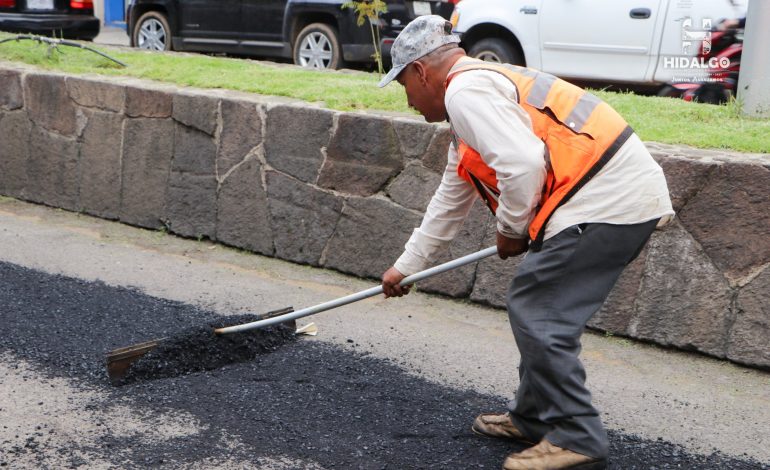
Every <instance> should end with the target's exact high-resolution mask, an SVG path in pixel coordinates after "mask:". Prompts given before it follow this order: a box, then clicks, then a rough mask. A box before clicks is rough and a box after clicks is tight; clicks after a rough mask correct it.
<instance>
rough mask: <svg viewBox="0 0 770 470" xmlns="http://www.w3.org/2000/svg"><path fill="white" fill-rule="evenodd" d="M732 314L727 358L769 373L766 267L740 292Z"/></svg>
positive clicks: (768, 281)
mask: <svg viewBox="0 0 770 470" xmlns="http://www.w3.org/2000/svg"><path fill="white" fill-rule="evenodd" d="M734 314H735V319H734V322H733V324H732V328H730V333H729V335H728V340H727V358H728V359H730V360H733V361H735V362H740V363H741V364H746V365H750V366H754V367H761V368H763V369H770V267H765V268H764V269H763V270H762V272H761V273H760V274H759V275H758V276H757V277H755V278H754V279H753V280H752V281H751V282H750V283H748V284H746V285H745V286H744V287H743V288H742V289H741V291H740V292H739V293H738V299H737V302H736V307H735V312H734Z"/></svg>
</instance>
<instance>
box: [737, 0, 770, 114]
mask: <svg viewBox="0 0 770 470" xmlns="http://www.w3.org/2000/svg"><path fill="white" fill-rule="evenodd" d="M738 100H741V101H743V114H745V115H747V116H752V117H770V0H749V7H748V11H747V12H746V30H745V33H744V38H743V54H742V55H741V73H740V76H739V77H738Z"/></svg>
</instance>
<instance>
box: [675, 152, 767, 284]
mask: <svg viewBox="0 0 770 470" xmlns="http://www.w3.org/2000/svg"><path fill="white" fill-rule="evenodd" d="M710 176H711V177H710V178H709V179H708V181H707V182H705V184H704V186H703V189H701V190H700V191H699V192H698V193H697V194H696V195H694V196H693V197H692V199H691V200H690V202H689V203H688V204H687V205H686V206H685V207H684V208H683V209H682V210H681V212H680V213H679V218H680V219H681V221H682V224H683V225H684V226H685V227H686V229H687V230H688V231H689V232H690V233H691V234H692V236H693V237H694V238H695V239H696V240H697V241H698V243H700V244H701V246H702V247H703V249H704V250H705V252H706V255H707V256H708V257H709V258H711V260H712V261H713V262H714V264H715V265H716V266H717V268H719V270H721V271H722V272H724V274H725V275H726V276H727V277H728V278H729V279H730V280H731V281H733V282H734V283H741V281H742V279H744V278H745V277H746V276H749V275H750V274H751V273H752V272H755V271H756V269H757V267H759V266H763V265H765V264H767V263H768V262H770V242H769V241H768V239H769V238H768V234H770V217H768V216H767V210H768V188H770V169H768V168H766V167H764V166H763V165H760V164H745V163H723V164H721V165H720V166H719V167H718V168H716V169H715V170H714V171H713V172H712V173H711V175H710Z"/></svg>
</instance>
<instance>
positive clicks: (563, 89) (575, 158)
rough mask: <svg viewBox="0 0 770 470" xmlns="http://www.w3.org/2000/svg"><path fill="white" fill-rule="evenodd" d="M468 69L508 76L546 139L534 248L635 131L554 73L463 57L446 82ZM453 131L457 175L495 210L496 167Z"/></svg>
mask: <svg viewBox="0 0 770 470" xmlns="http://www.w3.org/2000/svg"><path fill="white" fill-rule="evenodd" d="M469 70H491V71H494V72H497V73H500V74H502V75H503V76H505V77H506V78H508V79H509V80H510V81H511V82H512V83H513V85H514V86H515V87H516V91H517V100H518V103H519V105H521V107H522V108H523V109H524V110H525V111H526V112H527V114H528V115H529V117H530V119H531V121H532V131H533V132H534V133H535V135H537V136H538V138H540V140H542V141H543V142H544V143H545V146H546V170H547V172H546V175H547V176H546V181H545V184H544V186H543V190H542V195H541V199H540V204H539V206H538V208H537V211H536V213H535V217H534V218H533V219H532V221H531V222H530V225H529V230H528V233H529V237H530V239H531V240H532V243H531V244H530V248H531V249H533V250H538V249H539V248H540V246H541V245H542V242H543V239H544V237H545V227H546V225H547V223H548V220H550V218H551V215H553V213H554V212H555V211H556V209H558V208H559V207H561V205H562V204H564V203H565V202H567V201H568V200H569V199H570V198H571V197H572V196H573V195H574V194H575V193H577V191H579V190H580V188H582V187H583V186H584V185H585V184H586V183H587V182H588V181H590V179H591V178H593V176H594V175H596V173H598V172H599V170H600V169H601V168H602V167H603V166H604V165H605V164H606V163H607V162H608V161H609V160H610V158H612V156H613V155H614V154H615V153H616V152H617V150H618V149H619V148H620V146H621V145H623V143H625V141H626V140H627V139H628V137H629V136H630V135H631V134H632V133H633V130H632V129H631V128H630V127H629V126H628V124H627V123H626V121H625V120H624V119H623V118H622V117H621V116H620V115H619V114H618V113H617V112H616V111H615V110H614V109H612V108H611V107H610V106H609V105H608V104H606V103H605V102H603V101H602V100H600V99H599V98H597V97H596V96H594V95H592V94H590V93H587V92H586V91H585V90H583V89H581V88H578V87H576V86H574V85H572V84H570V83H568V82H566V81H564V80H561V79H559V78H557V77H555V76H553V75H549V74H547V73H543V72H538V71H536V70H533V69H528V68H525V67H518V66H515V65H508V64H492V63H489V62H482V61H479V60H476V59H470V58H463V59H460V60H459V61H458V62H457V64H455V66H454V67H452V69H451V70H450V71H449V74H448V76H447V80H446V83H445V86H447V87H448V86H449V83H450V82H451V80H452V79H453V78H454V77H455V76H457V74H459V73H462V72H466V71H469ZM452 133H453V142H454V144H455V148H456V149H457V152H458V156H459V161H460V163H459V164H458V166H457V173H458V175H460V177H461V178H463V179H465V180H466V181H468V182H469V183H471V184H472V185H473V187H474V188H476V191H477V192H478V193H479V195H480V196H481V198H482V199H483V200H484V202H485V203H486V204H487V206H488V207H489V208H490V210H492V212H495V211H496V210H497V202H498V198H499V195H500V190H499V188H498V186H497V176H496V174H495V171H494V170H492V169H491V168H490V167H489V166H488V165H487V164H486V163H484V160H483V159H482V158H481V155H479V153H478V152H476V151H475V150H474V149H473V148H471V147H470V146H468V145H467V144H466V143H465V142H463V141H462V139H460V138H459V137H458V136H457V135H456V134H454V131H453V132H452Z"/></svg>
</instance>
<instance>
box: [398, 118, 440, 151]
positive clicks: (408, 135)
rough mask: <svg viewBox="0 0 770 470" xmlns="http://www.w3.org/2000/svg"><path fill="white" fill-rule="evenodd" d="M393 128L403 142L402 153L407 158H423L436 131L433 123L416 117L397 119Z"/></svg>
mask: <svg viewBox="0 0 770 470" xmlns="http://www.w3.org/2000/svg"><path fill="white" fill-rule="evenodd" d="M393 128H394V129H395V130H396V135H398V140H399V142H400V143H401V153H403V154H404V156H406V157H407V158H422V156H423V155H425V151H426V150H427V149H428V145H430V141H431V140H432V139H433V133H434V131H435V126H434V125H433V124H428V123H427V122H421V121H417V120H414V119H403V120H399V119H395V120H393Z"/></svg>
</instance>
